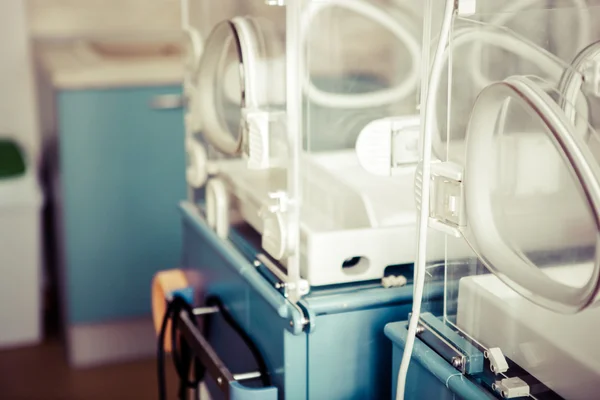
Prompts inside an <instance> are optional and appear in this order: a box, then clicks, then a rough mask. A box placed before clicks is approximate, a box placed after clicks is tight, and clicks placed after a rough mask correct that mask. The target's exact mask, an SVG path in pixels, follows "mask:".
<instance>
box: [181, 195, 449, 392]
mask: <svg viewBox="0 0 600 400" xmlns="http://www.w3.org/2000/svg"><path fill="white" fill-rule="evenodd" d="M181 210H182V214H183V229H184V253H183V254H184V259H183V261H184V264H183V266H184V267H185V268H190V269H195V270H198V271H201V273H202V275H203V276H204V278H205V279H206V281H207V286H206V294H207V295H216V296H218V297H220V298H221V299H222V301H223V303H224V304H225V306H226V307H227V309H228V310H229V312H230V313H231V314H232V316H233V317H234V318H235V319H236V321H237V323H238V324H240V325H241V327H242V328H243V329H244V331H245V332H246V333H247V334H248V335H249V336H250V338H251V339H252V341H253V342H254V343H255V344H256V345H257V347H258V348H259V350H260V352H261V354H262V356H263V357H264V359H265V362H266V364H267V368H268V370H269V371H270V375H271V379H272V381H273V385H274V386H276V387H277V389H278V396H279V398H280V399H288V400H294V399H298V400H299V399H302V400H306V399H313V400H321V399H327V400H336V399H344V400H349V399H350V400H351V399H357V400H358V399H361V400H362V399H387V398H390V396H391V374H390V371H391V369H392V344H391V342H390V341H389V340H387V339H386V337H385V334H384V326H385V325H386V324H387V323H389V322H392V321H401V320H405V319H406V318H407V315H408V313H409V312H410V310H411V307H412V286H410V285H409V286H405V287H402V288H395V289H384V288H382V287H381V285H378V284H375V283H371V284H363V285H350V286H347V285H345V286H340V287H328V288H324V289H314V288H313V291H312V292H311V293H310V294H309V295H308V296H306V297H305V298H304V299H303V300H302V301H301V303H300V309H298V308H296V307H294V306H293V305H292V304H291V303H289V302H288V301H287V300H286V299H285V298H284V297H283V296H282V295H281V294H280V293H279V292H278V291H277V290H276V289H275V288H274V286H273V284H272V283H270V282H269V280H268V279H266V278H265V276H264V274H263V273H261V272H260V271H259V269H257V267H255V266H254V265H253V263H252V253H253V252H255V253H256V252H258V249H252V246H251V245H248V251H247V252H246V251H245V250H244V254H242V252H241V251H236V250H233V247H232V246H231V245H230V244H228V243H225V242H223V241H222V240H221V239H219V238H218V237H217V236H216V235H215V234H214V232H213V231H212V230H211V229H210V228H209V227H208V226H207V225H206V224H205V222H204V220H203V219H202V217H201V215H200V213H199V211H198V209H197V208H196V207H195V206H194V205H192V204H189V203H183V204H182V207H181ZM439 289H440V290H439V293H437V296H439V297H440V298H441V294H442V287H441V286H440V288H439ZM432 295H436V294H434V293H432ZM440 308H441V307H440ZM301 310H302V311H301ZM303 315H306V316H307V317H308V319H309V321H310V322H309V324H308V325H307V326H305V327H304V329H303V327H302V324H301V323H300V321H301V319H302V316H303ZM208 339H209V341H210V343H211V345H212V346H213V347H214V348H215V350H216V352H217V353H218V354H219V356H220V357H221V358H222V359H223V361H224V362H225V364H226V365H227V366H228V368H229V369H230V370H231V371H232V372H233V373H243V372H248V371H252V370H253V369H254V370H255V369H256V366H255V365H254V363H253V362H252V360H251V359H250V357H248V356H247V355H244V354H245V353H244V349H243V345H242V344H241V343H238V345H236V340H235V335H234V334H233V333H232V332H230V331H228V327H227V326H226V325H225V324H224V323H223V324H214V325H213V324H211V329H210V332H209V338H208ZM208 386H209V387H214V385H211V384H210V383H209V384H208ZM211 395H212V397H213V399H219V398H220V397H219V392H218V391H215V390H212V391H211Z"/></svg>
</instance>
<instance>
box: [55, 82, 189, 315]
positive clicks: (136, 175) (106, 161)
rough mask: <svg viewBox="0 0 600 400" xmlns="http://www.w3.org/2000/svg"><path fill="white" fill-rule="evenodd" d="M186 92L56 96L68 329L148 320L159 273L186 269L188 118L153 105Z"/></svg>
mask: <svg viewBox="0 0 600 400" xmlns="http://www.w3.org/2000/svg"><path fill="white" fill-rule="evenodd" d="M180 92H181V88H180V87H178V86H173V87H144V88H117V89H107V90H82V91H60V92H59V93H58V94H57V96H58V99H57V102H58V118H59V143H60V145H59V151H60V174H61V187H62V189H61V190H62V193H61V197H62V210H63V211H62V213H63V241H64V249H63V252H64V258H65V260H64V263H65V266H64V269H65V277H64V279H65V282H64V284H63V286H64V288H65V290H66V298H65V300H66V303H67V304H66V305H67V307H66V308H67V314H68V315H67V316H66V317H67V323H68V324H85V323H92V322H93V323H96V322H103V321H110V320H116V319H122V318H131V317H141V316H147V315H150V312H151V309H150V291H149V288H150V284H151V279H152V276H153V274H154V273H155V272H156V271H158V270H161V269H165V268H172V267H173V266H176V265H178V264H179V260H180V254H181V229H180V223H179V215H178V210H177V204H178V202H179V201H180V200H182V199H183V198H185V195H186V184H185V151H184V127H183V112H182V110H180V109H172V110H154V109H151V108H150V102H151V100H152V99H153V98H154V97H155V96H159V95H164V94H177V93H180Z"/></svg>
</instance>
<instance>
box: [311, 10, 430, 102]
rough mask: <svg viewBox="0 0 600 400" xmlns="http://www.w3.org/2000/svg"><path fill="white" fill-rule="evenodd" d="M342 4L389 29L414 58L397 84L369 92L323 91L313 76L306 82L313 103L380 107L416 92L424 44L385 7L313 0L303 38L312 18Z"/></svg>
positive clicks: (411, 57)
mask: <svg viewBox="0 0 600 400" xmlns="http://www.w3.org/2000/svg"><path fill="white" fill-rule="evenodd" d="M332 7H339V8H343V9H347V10H350V11H353V12H355V13H357V14H359V15H362V16H364V17H366V18H368V19H370V20H372V21H374V22H376V23H378V24H380V25H381V26H382V27H384V28H386V29H388V30H389V31H390V32H392V33H393V34H394V36H395V37H396V38H397V39H398V40H399V41H401V42H402V43H404V45H405V46H406V48H407V49H408V52H409V54H410V59H411V61H412V63H411V68H410V71H409V72H408V73H407V75H406V77H405V79H403V80H402V82H401V83H400V84H398V86H396V87H394V88H391V89H383V90H378V91H374V92H370V93H360V94H340V93H330V92H325V91H322V90H321V89H319V88H317V87H316V86H315V85H314V84H313V83H312V81H311V79H310V77H307V79H306V80H305V82H304V91H305V93H306V95H307V96H308V98H310V99H311V100H312V101H313V102H314V103H317V104H319V105H322V106H325V107H329V108H352V109H354V108H370V107H379V106H383V105H387V104H390V103H394V102H396V101H401V100H403V99H405V98H406V97H408V96H409V95H410V94H411V93H413V92H414V91H415V90H416V88H417V86H418V84H419V80H420V66H419V60H420V58H421V45H420V44H419V42H418V40H417V38H416V37H415V36H414V35H413V34H411V32H410V31H409V30H408V29H407V28H405V27H404V25H402V24H401V23H399V22H398V21H397V20H396V19H394V17H393V16H392V15H391V14H389V13H386V12H385V11H384V10H383V9H381V8H379V7H377V6H374V5H372V4H370V3H367V2H365V1H364V0H329V1H327V2H322V3H316V2H315V3H313V4H312V6H311V7H310V8H309V9H308V11H307V12H306V14H305V16H304V18H303V23H302V37H303V38H304V40H303V41H305V40H306V38H307V36H308V32H307V31H308V29H309V27H310V24H311V22H312V20H313V18H314V17H315V16H316V15H317V14H318V13H319V12H321V11H323V10H325V9H327V8H332Z"/></svg>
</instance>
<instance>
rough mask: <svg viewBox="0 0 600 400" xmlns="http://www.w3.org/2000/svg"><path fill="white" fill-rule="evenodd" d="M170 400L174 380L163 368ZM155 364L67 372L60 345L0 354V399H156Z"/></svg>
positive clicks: (55, 342) (51, 343)
mask: <svg viewBox="0 0 600 400" xmlns="http://www.w3.org/2000/svg"><path fill="white" fill-rule="evenodd" d="M167 382H168V388H169V393H170V394H171V395H172V397H170V398H173V399H174V398H175V397H176V388H177V380H176V377H175V372H174V370H173V368H172V366H171V365H170V364H168V368H167ZM156 388H157V381H156V361H155V360H144V361H136V362H130V363H124V364H118V365H111V366H104V367H96V368H90V369H83V370H74V369H71V368H69V366H68V364H67V361H66V357H65V352H64V349H63V346H62V344H61V343H60V341H59V340H58V339H50V340H48V341H46V342H45V343H44V344H42V345H39V346H35V347H28V348H21V349H15V350H2V351H0V399H2V400H13V399H14V400H21V399H23V400H29V399H31V400H35V399H48V400H87V399H91V400H94V399H102V400H112V399H135V400H137V399H140V400H142V399H156V398H157V390H156Z"/></svg>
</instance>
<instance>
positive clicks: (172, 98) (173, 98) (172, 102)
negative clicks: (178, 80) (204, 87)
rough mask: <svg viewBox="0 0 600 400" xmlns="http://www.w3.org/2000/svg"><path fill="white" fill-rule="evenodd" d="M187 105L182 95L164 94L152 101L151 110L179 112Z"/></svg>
mask: <svg viewBox="0 0 600 400" xmlns="http://www.w3.org/2000/svg"><path fill="white" fill-rule="evenodd" d="M185 104H186V100H185V97H184V96H182V95H180V94H163V95H159V96H154V97H153V98H152V100H150V108H151V109H153V110H178V109H181V108H183V107H185Z"/></svg>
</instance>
